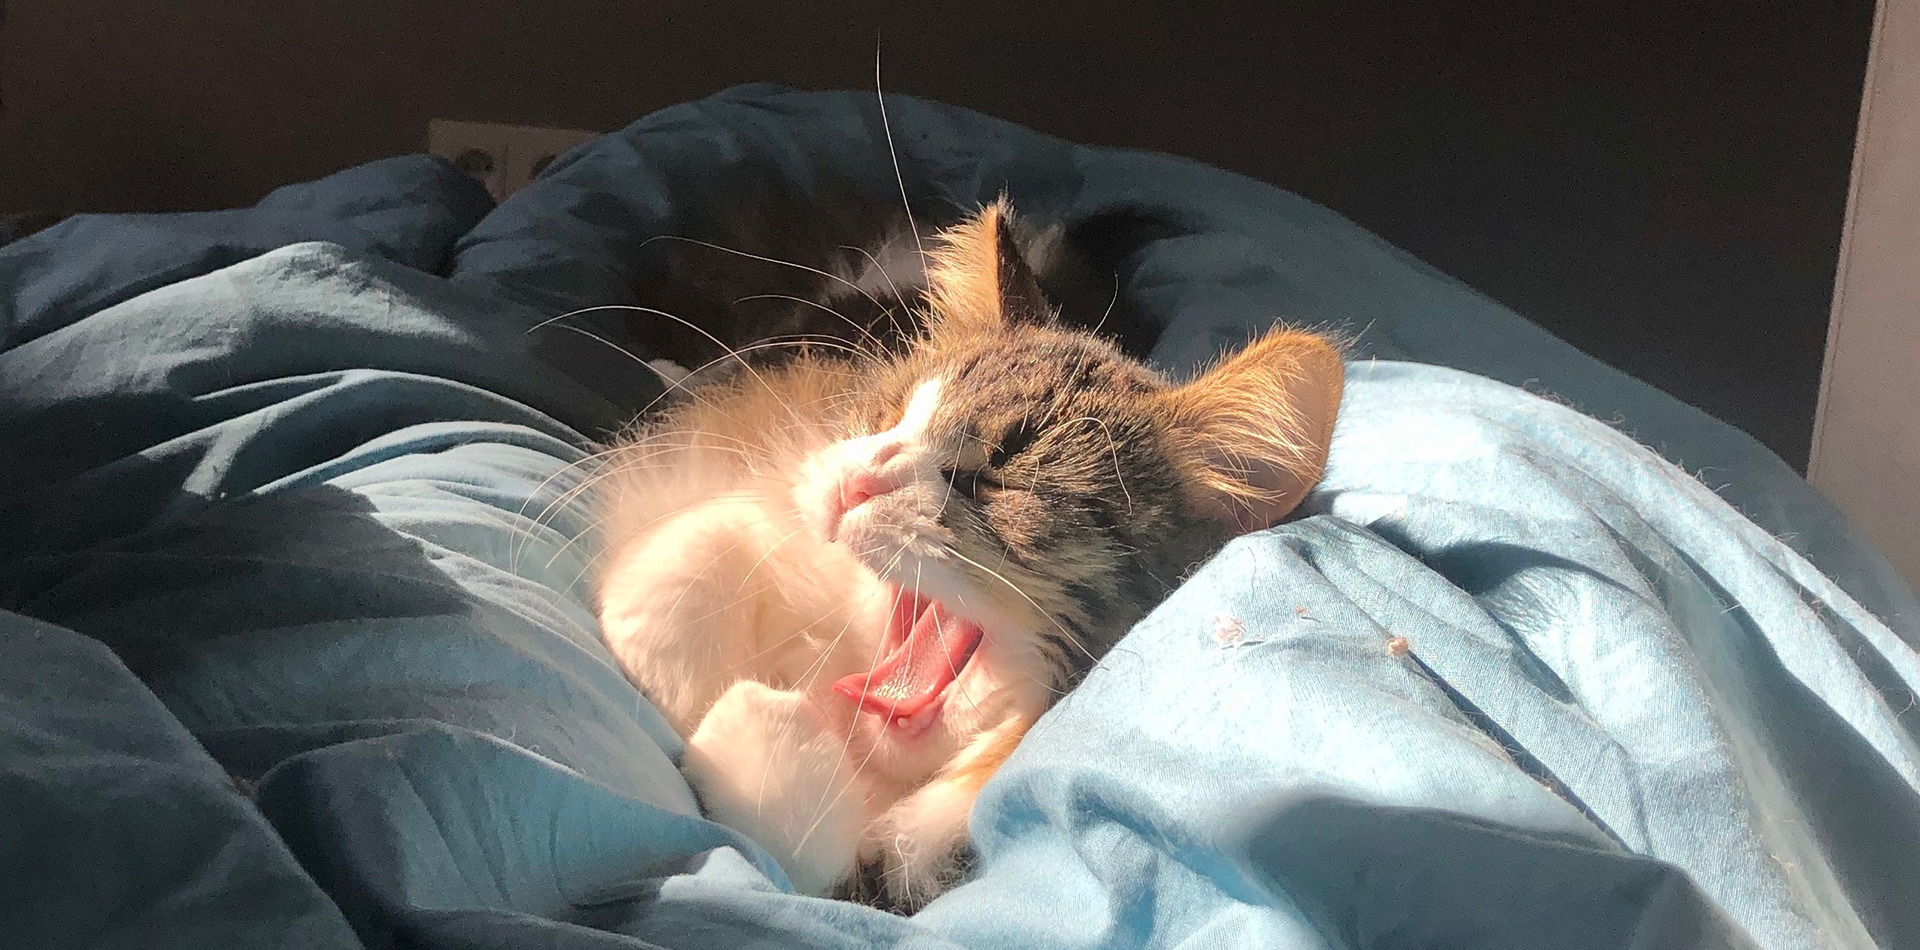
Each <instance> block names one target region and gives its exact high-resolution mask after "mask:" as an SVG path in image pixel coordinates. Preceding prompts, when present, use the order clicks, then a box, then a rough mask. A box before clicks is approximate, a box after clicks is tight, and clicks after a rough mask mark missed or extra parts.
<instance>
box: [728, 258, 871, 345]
mask: <svg viewBox="0 0 1920 950" xmlns="http://www.w3.org/2000/svg"><path fill="white" fill-rule="evenodd" d="M868 256H869V257H871V256H872V255H868ZM875 266H878V265H875ZM888 284H892V281H888ZM899 293H900V292H899V291H897V290H896V291H894V295H895V296H899ZM749 300H786V301H791V302H793V303H798V304H805V305H807V306H809V307H813V308H814V309H816V310H825V311H826V312H828V313H830V314H833V315H834V316H836V317H839V318H840V319H841V320H842V321H843V322H845V323H846V325H847V326H850V327H852V328H854V329H855V330H858V331H860V335H861V336H864V337H866V338H867V339H868V340H871V341H873V347H874V350H875V351H876V352H884V351H885V350H886V345H885V344H883V343H881V342H880V338H879V337H877V336H874V335H873V331H872V330H869V329H867V328H866V327H864V326H861V325H860V322H859V321H857V320H855V319H853V318H852V317H849V316H847V315H846V314H844V313H841V312H840V311H838V310H835V309H833V308H832V307H829V306H827V305H826V304H823V303H821V302H819V301H817V300H808V299H807V298H805V297H796V296H794V295H792V294H749V295H747V296H745V297H741V298H740V299H738V300H735V301H734V304H736V305H738V304H743V303H746V302H747V301H749ZM892 312H893V311H892V310H890V309H889V310H888V311H887V314H888V315H889V316H891V315H892ZM897 326H898V325H897V324H896V328H897ZM852 352H856V353H857V352H861V351H859V350H857V349H856V350H853V351H852ZM875 359H876V361H877V360H878V357H877V356H876V357H875Z"/></svg>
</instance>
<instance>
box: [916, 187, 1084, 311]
mask: <svg viewBox="0 0 1920 950" xmlns="http://www.w3.org/2000/svg"><path fill="white" fill-rule="evenodd" d="M1012 217H1013V212H1012V209H1011V208H1010V207H1009V206H1008V204H1007V199H1006V198H1004V197H1002V198H1001V199H999V200H998V201H995V202H994V203H992V204H990V205H988V206H986V207H985V208H983V209H981V211H980V213H979V214H977V215H975V216H974V217H973V218H971V219H969V220H968V221H966V222H965V223H964V224H959V225H956V226H954V227H952V228H949V229H947V230H946V231H943V232H941V234H940V239H939V240H940V246H939V247H938V248H936V249H934V250H933V251H931V252H930V253H929V255H928V256H929V257H930V258H931V266H930V267H928V268H927V296H928V298H929V301H930V302H931V303H932V304H933V311H934V320H935V321H936V328H938V329H949V330H951V329H983V330H991V329H996V328H1002V327H1006V326H1009V325H1011V324H1015V323H1047V322H1050V321H1051V320H1052V319H1053V306H1052V305H1051V304H1049V303H1047V298H1046V294H1044V293H1043V292H1042V291H1041V290H1040V279H1039V278H1038V277H1036V276H1035V275H1034V273H1033V268H1031V267H1029V266H1027V262H1026V260H1025V258H1023V257H1022V256H1021V254H1020V248H1019V247H1018V245H1017V242H1016V241H1015V239H1014V233H1013V222H1012Z"/></svg>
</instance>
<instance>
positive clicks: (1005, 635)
mask: <svg viewBox="0 0 1920 950" xmlns="http://www.w3.org/2000/svg"><path fill="white" fill-rule="evenodd" d="M1016 244H1017V242H1016V240H1015V239H1014V236H1013V231H1012V230H1011V228H1010V226H1009V223H1008V213H1007V209H1006V207H1005V205H1004V202H1003V203H1000V204H995V205H992V206H990V207H988V208H986V209H985V210H984V211H983V212H981V213H980V214H979V215H978V216H977V217H975V218H973V219H972V220H970V221H968V222H967V223H965V224H962V225H960V226H958V227H955V228H953V229H951V230H949V231H947V232H945V233H944V234H942V235H940V236H939V238H938V240H937V242H936V246H934V247H931V248H929V257H930V266H929V267H927V268H926V270H925V273H924V288H923V289H922V290H921V291H920V294H919V298H920V301H921V303H922V306H921V308H920V310H921V312H920V313H918V314H917V315H916V321H917V323H916V327H917V329H915V330H914V331H913V332H912V333H911V334H910V335H909V336H908V337H906V338H905V339H904V341H901V342H899V343H898V345H896V346H893V347H891V348H882V347H877V346H876V347H869V348H866V349H863V350H862V351H861V352H860V353H859V354H856V355H846V354H842V353H837V352H830V353H828V355H821V354H820V352H817V351H816V352H812V353H810V354H807V355H802V356H800V357H798V358H795V359H793V360H791V361H789V362H787V363H785V364H784V365H780V366H777V367H776V366H753V365H751V364H748V365H744V366H742V367H740V368H738V369H735V370H734V371H732V372H731V373H729V374H727V375H725V376H724V378H722V379H719V380H717V381H709V382H706V383H702V384H696V385H694V386H692V387H691V389H690V391H689V398H687V399H686V400H685V401H684V402H682V403H681V404H680V405H679V406H678V407H677V408H675V409H673V410H671V411H669V412H668V413H667V414H666V415H665V416H664V417H663V418H661V419H659V420H657V421H655V422H653V423H652V424H650V425H649V426H648V427H647V428H645V429H643V430H642V431H641V432H640V434H639V435H638V436H637V437H636V438H634V439H633V440H632V441H631V442H630V443H629V444H627V445H625V446H624V447H623V448H622V449H621V450H620V454H619V455H618V456H616V458H615V460H614V466H613V469H612V471H613V472H615V473H616V474H615V475H613V476H612V478H611V479H610V480H609V481H608V484H609V485H610V486H611V489H610V495H609V498H610V503H611V504H612V506H613V508H612V511H611V518H610V520H609V522H608V523H609V524H610V525H612V526H613V527H612V530H611V537H612V538H614V539H615V543H614V547H613V549H612V552H611V555H610V561H609V566H608V569H607V570H606V571H605V572H604V574H603V575H602V578H601V588H600V591H599V598H600V617H601V622H602V624H603V626H604V629H605V634H606V637H607V641H608V643H609V644H610V645H611V646H612V648H613V650H614V653H615V654H616V655H617V656H618V657H619V659H620V661H621V662H622V663H623V664H624V665H625V667H626V669H627V672H628V673H629V675H630V676H631V677H632V678H633V680H634V682H635V683H637V684H638V685H639V686H640V688H641V689H642V690H644V691H645V693H646V695H647V696H648V697H649V698H650V699H651V700H652V701H653V702H654V703H655V704H656V705H657V706H658V707H659V709H660V710H661V712H662V713H664V714H665V715H666V717H667V718H668V720H669V721H671V723H672V724H673V726H674V727H675V728H676V729H678V730H680V732H681V734H682V735H684V736H687V737H688V744H687V753H686V758H685V761H684V763H683V768H684V771H685V773H686V776H687V778H688V780H689V781H690V782H691V783H692V785H693V787H694V788H695V789H696V790H697V791H698V793H699V795H700V798H701V801H702V804H703V805H704V807H705V808H706V809H707V811H708V813H709V814H710V815H711V816H712V817H713V818H714V819H715V820H717V821H720V822H723V823H725V824H727V825H728V826H730V827H733V828H735V829H737V830H739V831H741V832H742V833H744V834H746V835H747V836H749V837H751V838H753V839H754V840H755V841H757V842H759V843H760V844H761V845H763V846H765V847H766V848H767V849H768V851H770V852H771V853H772V854H773V855H774V857H776V858H777V859H778V860H779V861H780V862H781V864H782V866H783V867H785V868H786V869H787V871H788V874H789V876H790V877H791V878H792V880H793V883H794V886H795V887H796V888H797V889H799V890H800V891H801V892H803V893H814V894H826V893H831V892H834V891H835V890H836V888H838V889H839V890H841V891H842V892H843V893H844V892H847V891H848V890H850V889H852V888H854V887H856V886H858V885H859V884H860V883H861V882H864V883H865V886H866V889H867V890H868V892H869V896H872V897H876V898H878V899H881V900H882V901H884V902H886V903H888V904H890V905H893V906H899V907H909V908H910V907H914V906H918V905H919V904H922V903H924V902H925V901H926V900H928V899H930V898H931V897H933V896H934V895H936V894H937V893H938V892H939V891H940V890H941V889H942V888H943V887H945V886H947V885H949V884H951V883H952V880H951V879H952V877H953V876H954V872H955V870H956V868H957V862H958V860H959V858H960V857H961V856H962V855H963V854H964V849H965V844H966V822H967V814H968V811H969V809H970V807H971V806H972V804H973V801H974V799H975V797H976V795H977V793H978V792H979V789H980V787H981V785H982V784H983V783H984V782H985V781H986V780H987V779H988V777H989V776H991V775H992V773H993V771H994V770H995V769H996V768H997V767H998V766H999V765H1000V763H1001V762H1002V761H1003V760H1005V759H1006V757H1007V755H1008V754H1009V753H1010V752H1011V751H1012V750H1013V748H1014V746H1015V745H1016V744H1017V743H1018V742H1019V741H1020V738H1021V737H1022V735H1024V734H1025V732H1026V730H1027V728H1028V727H1029V726H1030V725H1032V724H1033V722H1034V721H1035V720H1036V719H1037V718H1038V717H1039V716H1040V715H1041V713H1042V712H1044V711H1045V710H1046V708H1047V706H1048V705H1049V704H1050V703H1051V702H1052V701H1053V700H1054V699H1055V698H1056V697H1057V696H1059V695H1060V694H1061V693H1062V692H1063V691H1064V690H1065V689H1066V688H1068V686H1070V684H1072V683H1073V682H1074V681H1075V680H1076V679H1077V677H1078V676H1079V675H1080V674H1081V673H1083V672H1084V671H1086V670H1087V669H1088V668H1089V667H1090V666H1091V665H1092V664H1093V663H1094V662H1095V661H1096V660H1097V659H1098V658H1099V657H1100V656H1101V655H1102V654H1103V653H1104V652H1105V651H1106V650H1107V649H1108V648H1110V647H1111V646H1112V645H1113V643H1114V642H1115V640H1116V639H1118V638H1119V637H1120V636H1121V635H1122V634H1124V633H1125V632H1126V631H1127V630H1128V628H1129V627H1131V626H1132V625H1133V624H1134V623H1135V622H1136V621H1137V620H1139V619H1140V618H1141V617H1142V616H1143V615H1145V613H1146V612H1147V611H1148V610H1149V609H1151V608H1152V607H1153V606H1154V605H1155V604H1156V603H1157V602H1158V601H1160V600H1161V599H1162V598H1163V597H1164V596H1165V595H1166V593H1167V592H1168V591H1169V590H1170V589H1171V588H1172V586H1173V585H1174V584H1176V583H1178V582H1179V581H1180V580H1181V578H1182V577H1183V576H1184V575H1185V574H1186V573H1187V572H1188V571H1189V570H1190V569H1191V568H1193V567H1194V566H1196V565H1197V564H1198V563H1199V562H1200V561H1201V560H1203V559H1204V558H1206V557H1207V556H1208V555H1210V554H1211V553H1212V552H1213V551H1214V550H1215V549H1217V548H1218V547H1219V546H1220V545H1221V544H1222V543H1223V542H1224V541H1225V540H1226V539H1227V538H1229V537H1230V536H1232V535H1234V534H1237V533H1240V532H1243V531H1248V530H1253V529H1258V528H1261V527H1265V526H1268V525H1271V524H1273V523H1274V522H1275V521H1276V520H1278V519H1279V518H1281V517H1282V516H1283V515H1285V514H1286V513H1287V512H1288V511H1289V510H1291V509H1292V508H1293V507H1294V505H1295V504H1297V503H1298V502H1299V500H1300V499H1301V497H1302V496H1303V495H1305V494H1306V492H1307V490H1308V489H1309V488H1311V487H1312V485H1313V484H1314V482H1315V481H1316V480H1317V479H1318V478H1319V476H1320V472H1321V470H1322V467H1323V465H1324V463H1325V461H1326V455H1327V447H1328V442H1329V440H1330V438H1331V434H1332V430H1333V422H1334V415H1335V412H1336V410H1337V408H1338V405H1339V399H1340V386H1341V379H1342V368H1341V362H1340V358H1339V356H1338V354H1337V353H1336V352H1335V350H1334V348H1333V347H1332V346H1330V345H1329V344H1328V343H1327V342H1326V341H1325V340H1323V339H1322V338H1320V337H1318V336H1315V335H1312V334H1308V333H1301V332H1293V331H1276V332H1273V333H1270V334H1268V335H1267V336H1266V337H1265V338H1263V339H1260V340H1258V341H1256V342H1254V343H1253V344H1252V345H1250V346H1249V347H1247V348H1246V349H1245V350H1243V351H1242V352H1240V353H1239V354H1237V355H1235V356H1232V357H1231V358H1228V359H1226V360H1225V361H1224V362H1222V363H1221V364H1220V365H1219V366H1217V367H1216V368H1214V369H1212V370H1211V371H1209V372H1207V373H1205V374H1204V375H1202V376H1201V377H1199V378H1198V379H1196V380H1194V381H1192V382H1188V383H1185V384H1176V383H1172V382H1169V381H1168V380H1166V379H1164V378H1163V377H1161V376H1160V375H1159V374H1158V373H1156V372H1154V371H1153V370H1151V369H1148V368H1147V367H1145V366H1143V365H1142V364H1140V363H1139V362H1137V361H1135V360H1133V359H1130V358H1128V357H1127V356H1125V355H1124V354H1122V353H1121V352H1120V350H1119V349H1117V348H1116V347H1115V346H1113V345H1112V344H1110V343H1108V342H1106V341H1104V340H1102V339H1100V338H1097V337H1095V336H1093V335H1091V334H1089V333H1087V332H1084V331H1081V330H1077V329H1069V328H1067V327H1065V326H1064V325H1063V324H1061V323H1060V322H1059V321H1058V320H1057V318H1056V315H1055V313H1054V312H1053V310H1052V309H1051V307H1050V305H1049V304H1048V303H1047V301H1046V300H1045V299H1044V297H1043V295H1042V293H1041V290H1040V282H1039V280H1038V279H1037V278H1036V276H1035V274H1034V272H1033V270H1031V269H1030V268H1029V267H1028V266H1027V264H1026V263H1025V262H1024V261H1023V260H1022V255H1021V254H1020V253H1019V251H1018V249H1017V247H1016ZM916 276H918V275H916ZM895 279H896V280H898V279H899V278H898V277H896V278H895ZM874 892H877V893H874Z"/></svg>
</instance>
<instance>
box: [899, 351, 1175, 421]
mask: <svg viewBox="0 0 1920 950" xmlns="http://www.w3.org/2000/svg"><path fill="white" fill-rule="evenodd" d="M904 368H905V369H906V370H907V372H906V373H905V374H903V376H904V378H902V379H901V380H900V381H899V383H897V384H896V386H895V387H894V388H893V389H894V393H895V395H894V397H893V400H891V401H892V403H893V405H894V407H895V412H896V415H895V416H894V419H895V420H900V421H902V422H904V421H906V420H907V419H909V418H912V419H915V420H917V424H916V426H915V428H924V427H925V426H927V425H929V424H937V425H939V426H942V427H947V426H953V427H957V428H960V429H962V430H963V431H965V432H967V434H969V435H973V436H978V437H982V438H988V439H992V438H994V437H995V436H996V430H1004V429H1007V428H1010V427H1012V426H1013V425H1014V424H1015V422H1016V421H1024V422H1026V423H1028V424H1032V425H1043V424H1045V423H1047V422H1048V421H1050V420H1053V421H1057V420H1059V419H1062V418H1073V417H1077V416H1086V415H1092V416H1094V417H1096V418H1101V419H1107V418H1109V417H1112V416H1115V415H1119V416H1142V417H1144V416H1145V415H1146V414H1147V413H1148V412H1149V411H1150V406H1149V405H1148V402H1149V400H1150V399H1151V398H1152V397H1153V396H1154V395H1155V394H1156V393H1158V392H1160V391H1161V390H1163V389H1165V388H1166V386H1167V384H1166V382H1165V381H1164V380H1162V379H1161V378H1160V377H1159V376H1158V375H1157V374H1155V373H1154V372H1152V371H1151V370H1148V369H1146V368H1145V367H1143V366H1141V365H1140V364H1138V363H1135V362H1133V361H1132V360H1129V359H1127V358H1126V357H1125V356H1123V355H1122V354H1121V353H1120V352H1119V351H1118V350H1117V349H1115V348H1114V347H1113V346H1111V345H1109V344H1107V343H1106V342H1104V341H1101V340H1097V339H1093V338H1090V337H1085V336H1081V335H1076V334H1068V333H1060V332H1047V331H1040V330H1030V331H1026V332H1018V331H1016V332H1011V333H1005V334H1000V335H997V336H995V337H981V338H976V339H973V340H968V341H965V342H963V343H957V344H956V343H949V344H948V345H946V346H942V347H939V348H937V349H931V348H930V349H928V350H923V351H921V352H919V353H916V354H915V355H914V358H912V359H910V360H908V361H907V364H906V366H905V367H904ZM889 421H892V420H889Z"/></svg>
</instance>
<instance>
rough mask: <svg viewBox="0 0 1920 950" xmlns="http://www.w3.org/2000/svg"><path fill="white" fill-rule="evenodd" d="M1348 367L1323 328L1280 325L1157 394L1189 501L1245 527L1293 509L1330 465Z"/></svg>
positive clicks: (1265, 524)
mask: <svg viewBox="0 0 1920 950" xmlns="http://www.w3.org/2000/svg"><path fill="white" fill-rule="evenodd" d="M1345 375H1346V371H1345V367H1344V366H1343V364H1342V363H1341V359H1340V352H1339V351H1338V350H1337V349H1335V348H1334V346H1333V345H1332V344H1331V343H1329V342H1328V341H1327V340H1326V339H1325V338H1324V337H1321V336H1318V335H1316V334H1312V333H1304V332H1301V331H1297V330H1276V331H1273V332H1270V333H1268V334H1267V335H1266V336H1265V337H1263V338H1261V339H1260V340H1257V341H1255V342H1254V343H1253V344H1252V345H1250V346H1248V347H1247V348H1246V349H1244V350H1241V351H1240V352H1238V353H1236V354H1234V355H1233V356H1231V357H1228V358H1227V359H1226V360H1224V361H1222V362H1221V363H1220V364H1219V365H1217V366H1215V367H1214V368H1213V369H1211V370H1209V371H1207V372H1206V373H1205V374H1204V375H1202V376H1201V377H1200V378H1199V379H1196V380H1194V381H1193V382H1191V383H1188V384H1186V385H1185V386H1181V387H1179V388H1177V389H1174V390H1171V391H1169V392H1167V393H1166V394H1164V395H1163V396H1162V397H1160V398H1162V399H1164V400H1165V401H1166V402H1165V405H1166V417H1165V418H1166V419H1167V422H1168V427H1167V432H1168V435H1169V439H1170V441H1171V447H1172V449H1173V452H1174V456H1175V458H1176V460H1178V462H1179V463H1180V464H1181V465H1183V466H1185V467H1186V469H1187V471H1186V475H1187V479H1186V481H1187V486H1188V489H1187V490H1188V493H1189V500H1190V501H1191V502H1192V503H1193V505H1194V507H1195V508H1196V509H1197V510H1199V511H1200V512H1202V513H1203V514H1205V515H1207V516H1209V517H1212V518H1215V519H1218V520H1221V521H1225V522H1227V523H1228V524H1231V525H1233V526H1234V527H1236V528H1238V529H1239V530H1241V531H1255V530H1258V529H1260V528H1265V527H1268V526H1270V525H1272V524H1274V523H1275V522H1277V521H1279V520H1280V519H1281V518H1282V517H1285V516H1286V514H1287V512H1289V511H1292V510H1293V509H1294V506H1295V505H1298V504H1299V503H1300V500H1301V499H1302V498H1304V497H1306V494H1307V492H1308V490H1310V489H1312V488H1313V486H1314V484H1315V483H1316V482H1318V481H1319V480H1320V475H1321V473H1322V472H1323V471H1325V469H1326V465H1327V449H1328V447H1329V446H1330V445H1331V443H1332V441H1333V421H1334V416H1335V415H1336V414H1337V413H1338V412H1339V409H1340V387H1341V384H1342V383H1343V382H1344V380H1345Z"/></svg>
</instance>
